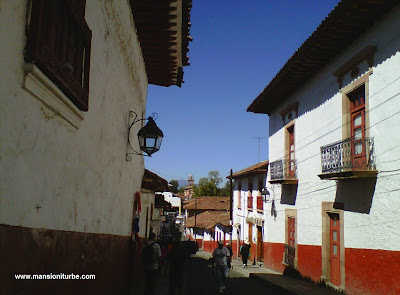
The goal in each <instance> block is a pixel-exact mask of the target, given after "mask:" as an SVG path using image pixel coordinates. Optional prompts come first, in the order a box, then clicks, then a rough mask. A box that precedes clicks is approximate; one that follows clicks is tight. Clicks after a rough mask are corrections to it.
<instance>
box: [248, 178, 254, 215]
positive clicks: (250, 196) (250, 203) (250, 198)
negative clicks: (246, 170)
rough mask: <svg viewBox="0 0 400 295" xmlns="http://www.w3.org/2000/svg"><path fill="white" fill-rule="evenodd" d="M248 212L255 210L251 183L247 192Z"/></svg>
mask: <svg viewBox="0 0 400 295" xmlns="http://www.w3.org/2000/svg"><path fill="white" fill-rule="evenodd" d="M247 210H253V183H252V182H249V187H248V192H247Z"/></svg>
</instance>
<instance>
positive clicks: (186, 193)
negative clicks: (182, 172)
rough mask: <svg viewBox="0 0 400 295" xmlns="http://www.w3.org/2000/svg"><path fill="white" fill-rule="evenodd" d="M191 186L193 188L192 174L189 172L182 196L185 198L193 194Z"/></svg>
mask: <svg viewBox="0 0 400 295" xmlns="http://www.w3.org/2000/svg"><path fill="white" fill-rule="evenodd" d="M193 188H194V178H193V175H192V174H190V175H189V178H188V185H187V186H186V187H185V190H184V196H185V198H187V199H190V198H192V196H193Z"/></svg>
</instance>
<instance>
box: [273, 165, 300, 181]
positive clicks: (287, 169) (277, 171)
mask: <svg viewBox="0 0 400 295" xmlns="http://www.w3.org/2000/svg"><path fill="white" fill-rule="evenodd" d="M269 169H270V171H271V180H270V181H269V182H270V183H281V184H296V183H297V182H298V179H297V166H296V160H290V161H289V160H288V159H281V160H278V161H275V162H272V163H270V164H269Z"/></svg>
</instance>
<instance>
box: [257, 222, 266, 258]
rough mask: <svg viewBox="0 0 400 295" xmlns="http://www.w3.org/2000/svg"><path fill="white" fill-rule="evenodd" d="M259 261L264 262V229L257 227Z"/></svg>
mask: <svg viewBox="0 0 400 295" xmlns="http://www.w3.org/2000/svg"><path fill="white" fill-rule="evenodd" d="M257 261H264V243H263V227H262V226H257Z"/></svg>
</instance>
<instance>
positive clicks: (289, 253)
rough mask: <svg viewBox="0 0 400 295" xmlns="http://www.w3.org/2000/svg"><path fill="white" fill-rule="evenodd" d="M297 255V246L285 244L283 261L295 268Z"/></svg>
mask: <svg viewBox="0 0 400 295" xmlns="http://www.w3.org/2000/svg"><path fill="white" fill-rule="evenodd" d="M295 257H296V248H295V247H293V246H289V245H287V244H285V256H284V258H283V263H284V264H286V265H289V266H291V267H293V268H294V260H295Z"/></svg>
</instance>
